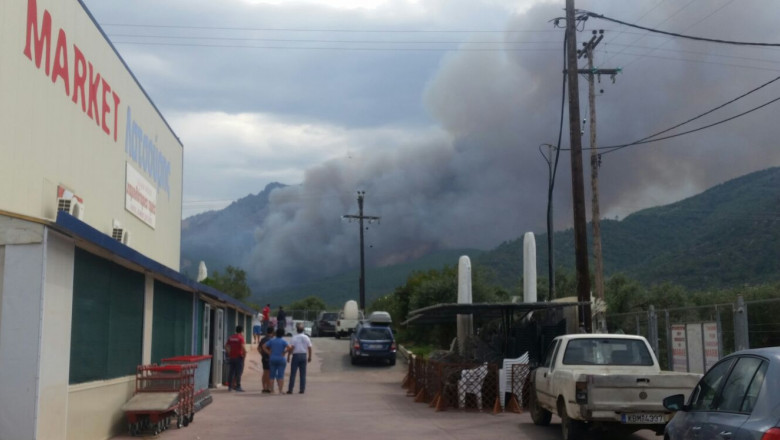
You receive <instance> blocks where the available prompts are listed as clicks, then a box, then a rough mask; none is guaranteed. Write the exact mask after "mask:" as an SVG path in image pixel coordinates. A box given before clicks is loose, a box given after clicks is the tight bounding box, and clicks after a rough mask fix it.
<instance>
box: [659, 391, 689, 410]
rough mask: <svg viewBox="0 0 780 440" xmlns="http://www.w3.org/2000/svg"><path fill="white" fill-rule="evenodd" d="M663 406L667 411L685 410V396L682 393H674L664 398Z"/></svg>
mask: <svg viewBox="0 0 780 440" xmlns="http://www.w3.org/2000/svg"><path fill="white" fill-rule="evenodd" d="M664 408H666V409H668V410H669V411H685V410H686V409H687V408H686V407H685V396H684V395H682V394H675V395H673V396H669V397H667V398H665V399H664Z"/></svg>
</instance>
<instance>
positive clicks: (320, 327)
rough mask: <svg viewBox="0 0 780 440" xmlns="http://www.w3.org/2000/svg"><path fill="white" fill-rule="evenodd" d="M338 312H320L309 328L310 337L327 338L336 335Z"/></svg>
mask: <svg viewBox="0 0 780 440" xmlns="http://www.w3.org/2000/svg"><path fill="white" fill-rule="evenodd" d="M338 317H339V312H320V314H319V316H317V320H316V321H314V324H313V325H312V327H311V336H312V337H316V336H328V335H335V334H336V320H337V319H338Z"/></svg>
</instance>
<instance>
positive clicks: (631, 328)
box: [607, 296, 780, 370]
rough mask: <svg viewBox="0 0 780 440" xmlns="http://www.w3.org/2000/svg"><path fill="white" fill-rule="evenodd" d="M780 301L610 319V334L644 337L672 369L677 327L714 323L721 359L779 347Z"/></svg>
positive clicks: (740, 300) (648, 312)
mask: <svg viewBox="0 0 780 440" xmlns="http://www.w3.org/2000/svg"><path fill="white" fill-rule="evenodd" d="M778 316H780V298H773V299H764V300H755V301H744V299H743V298H742V297H741V296H740V297H738V298H737V300H736V301H735V302H734V303H724V304H711V305H704V306H692V307H679V308H669V309H663V310H655V308H654V307H653V306H650V307H649V308H648V309H647V310H646V311H642V312H633V313H619V314H612V315H607V328H608V330H609V332H610V333H616V332H617V333H619V332H623V333H627V334H636V335H642V336H645V337H646V338H647V339H648V341H649V342H650V345H651V346H652V347H653V350H654V351H655V353H656V356H657V357H658V361H659V362H660V364H661V366H663V367H666V368H668V369H670V370H671V369H673V361H674V359H673V354H672V346H673V341H672V329H673V326H675V325H677V324H686V325H687V324H697V323H714V324H715V325H716V326H717V334H718V338H717V343H718V346H717V353H718V357H722V356H725V355H727V354H729V353H732V352H734V351H738V350H743V349H747V348H751V347H753V348H756V347H769V346H777V345H780V319H777V317H778Z"/></svg>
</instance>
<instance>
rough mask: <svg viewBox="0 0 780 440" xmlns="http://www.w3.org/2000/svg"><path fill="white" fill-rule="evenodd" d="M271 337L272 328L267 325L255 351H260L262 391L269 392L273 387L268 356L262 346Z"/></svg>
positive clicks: (272, 334)
mask: <svg viewBox="0 0 780 440" xmlns="http://www.w3.org/2000/svg"><path fill="white" fill-rule="evenodd" d="M273 338H274V328H273V327H268V328H267V329H266V330H265V335H264V336H263V339H261V340H260V343H259V344H257V351H258V352H260V359H261V363H262V364H263V393H270V392H271V390H272V389H273V383H272V382H271V364H270V363H269V362H270V356H269V355H268V353H266V352H265V350H263V346H265V344H266V343H268V341H270V340H271V339H273Z"/></svg>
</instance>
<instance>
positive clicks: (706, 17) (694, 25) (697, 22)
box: [625, 0, 734, 67]
mask: <svg viewBox="0 0 780 440" xmlns="http://www.w3.org/2000/svg"><path fill="white" fill-rule="evenodd" d="M733 1H734V0H729V1H728V2H726V3H724V4H723V5H721V6H720V7H719V8H717V9H715V10H714V11H712V12H710V13H709V14H707V15H705V16H704V17H702V18H701V19H699V20H698V21H696V22H695V23H693V24H691V25H690V26H689V27H688V28H689V29H692V28H694V27H696V26H698V25H699V24H700V23H701V22H703V21H705V20H707V19H708V18H710V17H712V16H713V15H715V14H716V13H717V12H718V11H720V10H721V9H723V8H725V7H726V6H728V5H730V4H731V3H732V2H733ZM688 5H690V3H688ZM688 5H685V7H686V8H687V7H688ZM683 9H685V8H683ZM681 10H682V9H680V10H679V11H681ZM679 11H678V12H679ZM665 22H666V20H664V21H663V22H662V23H665ZM667 42H668V41H667ZM667 42H663V43H661V44H659V45H658V46H657V47H656V48H654V49H651V51H655V50H658V49H660V48H661V47H663V46H664V45H665V44H666V43H667ZM640 59H641V58H634V59H633V60H631V61H630V62H629V63H628V64H626V66H625V67H628V66H630V65H631V64H634V63H635V62H637V61H638V60H640Z"/></svg>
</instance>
